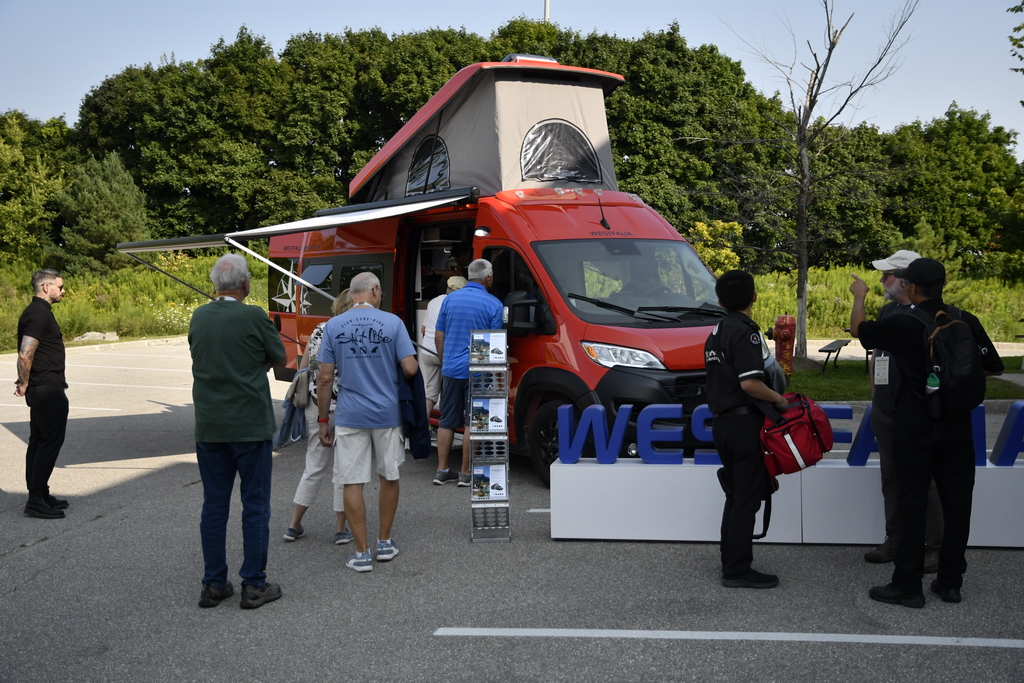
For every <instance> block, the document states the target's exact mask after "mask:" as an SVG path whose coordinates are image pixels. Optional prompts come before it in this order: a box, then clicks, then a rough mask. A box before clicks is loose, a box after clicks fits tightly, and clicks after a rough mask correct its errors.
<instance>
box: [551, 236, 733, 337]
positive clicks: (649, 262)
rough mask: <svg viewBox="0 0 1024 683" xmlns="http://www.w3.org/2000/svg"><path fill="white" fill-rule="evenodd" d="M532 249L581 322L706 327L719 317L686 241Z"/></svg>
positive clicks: (709, 277) (710, 287) (709, 280)
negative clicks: (692, 324)
mask: <svg viewBox="0 0 1024 683" xmlns="http://www.w3.org/2000/svg"><path fill="white" fill-rule="evenodd" d="M532 246H533V248H534V250H535V252H536V253H537V255H538V256H539V257H540V260H541V262H542V263H543V264H544V267H545V269H546V270H547V272H548V274H549V275H550V277H551V279H552V280H553V281H554V283H555V287H557V288H558V291H559V293H560V294H561V295H562V298H563V299H565V301H566V302H567V303H568V305H569V306H570V308H571V309H572V310H573V312H574V313H575V314H576V315H577V316H579V318H580V319H582V320H584V321H586V322H589V323H596V324H605V325H609V324H611V325H634V324H639V325H651V324H652V323H654V324H657V323H667V324H679V323H696V324H702V323H703V324H706V321H707V320H708V319H709V318H719V317H721V316H722V315H724V314H725V311H724V310H722V309H721V308H720V307H719V306H718V297H717V296H716V295H715V276H714V275H713V274H712V273H711V271H710V270H708V267H707V266H705V265H704V262H703V261H701V260H700V258H699V257H698V256H697V254H696V252H694V251H693V248H692V247H690V245H689V244H687V243H686V242H681V241H674V240H630V239H586V240H557V241H551V242H534V243H533V245H532Z"/></svg>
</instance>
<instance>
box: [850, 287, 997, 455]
mask: <svg viewBox="0 0 1024 683" xmlns="http://www.w3.org/2000/svg"><path fill="white" fill-rule="evenodd" d="M917 307H918V308H920V309H921V310H922V311H925V312H926V313H928V314H929V315H932V316H934V315H935V312H936V311H938V310H944V311H945V310H948V309H949V307H948V306H947V305H946V304H944V303H943V302H942V299H927V300H925V301H922V302H921V303H920V304H918V305H917ZM961 320H963V321H964V322H965V323H967V326H968V327H970V328H971V333H973V334H974V340H975V341H976V342H977V343H978V349H979V350H980V352H981V367H982V368H983V369H985V370H987V371H989V372H1002V370H1003V361H1002V360H1001V359H1000V358H999V354H998V353H997V352H996V348H995V346H993V345H992V340H990V339H989V338H988V334H987V333H986V332H985V328H984V327H982V326H981V322H980V321H979V320H978V319H977V318H976V317H974V316H973V315H971V314H970V313H968V312H967V311H961ZM924 329H925V328H924V325H923V324H922V323H921V321H920V320H918V319H917V318H915V317H914V316H912V315H892V316H889V317H888V318H886V319H885V320H876V321H869V320H866V321H864V322H862V323H861V324H860V327H859V328H858V331H857V335H858V336H859V337H860V341H861V344H862V345H863V346H864V348H866V349H873V348H882V349H885V350H886V351H888V352H889V353H890V354H891V355H892V360H893V361H894V362H895V363H896V365H897V367H898V368H899V373H900V378H901V384H900V388H899V391H898V393H897V397H896V410H895V413H894V414H893V426H894V427H895V428H896V440H897V441H905V442H910V443H919V444H920V443H930V442H932V441H933V440H935V439H940V440H943V441H965V440H970V438H971V418H970V416H969V415H968V416H965V417H962V418H955V419H943V420H933V419H932V418H931V416H930V415H929V414H928V410H927V408H926V407H925V403H924V386H925V382H926V381H927V379H928V373H929V372H930V371H929V369H928V347H927V346H926V344H925V340H924Z"/></svg>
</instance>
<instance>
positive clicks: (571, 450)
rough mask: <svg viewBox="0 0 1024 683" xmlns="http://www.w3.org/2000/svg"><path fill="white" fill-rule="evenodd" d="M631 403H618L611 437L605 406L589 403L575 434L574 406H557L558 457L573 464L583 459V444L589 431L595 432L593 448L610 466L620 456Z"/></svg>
mask: <svg viewBox="0 0 1024 683" xmlns="http://www.w3.org/2000/svg"><path fill="white" fill-rule="evenodd" d="M631 410H633V406H632V405H624V406H619V412H618V413H617V414H616V416H615V424H614V425H613V426H612V433H611V437H609V435H608V416H607V412H606V411H605V408H604V406H601V405H593V406H587V407H586V408H585V409H584V410H583V414H582V415H581V416H580V424H579V427H577V429H576V433H575V434H573V433H572V422H573V420H572V406H571V405H568V404H566V405H563V406H559V407H558V459H559V460H561V461H562V462H564V463H566V464H568V465H571V464H572V463H574V462H577V461H578V460H579V459H580V455H581V454H582V453H583V444H585V443H586V441H587V432H590V433H591V434H593V435H594V450H595V451H596V453H595V455H596V456H597V461H598V462H599V463H601V464H602V465H610V464H611V463H613V462H615V461H616V460H617V459H618V457H619V450H620V449H621V448H622V440H623V439H624V438H625V436H626V426H627V425H628V424H629V413H630V411H631Z"/></svg>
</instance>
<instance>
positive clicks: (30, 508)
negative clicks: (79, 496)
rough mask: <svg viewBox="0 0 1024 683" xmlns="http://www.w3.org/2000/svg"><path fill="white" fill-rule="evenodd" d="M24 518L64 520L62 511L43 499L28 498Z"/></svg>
mask: <svg viewBox="0 0 1024 683" xmlns="http://www.w3.org/2000/svg"><path fill="white" fill-rule="evenodd" d="M25 516H26V517H38V518H39V519H64V511H63V510H58V509H57V508H55V507H53V506H51V505H50V504H49V503H47V502H46V499H45V498H29V499H28V502H27V503H25Z"/></svg>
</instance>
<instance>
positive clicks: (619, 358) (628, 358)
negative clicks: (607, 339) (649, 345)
mask: <svg viewBox="0 0 1024 683" xmlns="http://www.w3.org/2000/svg"><path fill="white" fill-rule="evenodd" d="M580 346H582V347H583V350H584V351H586V352H587V355H588V356H590V360H592V361H594V362H595V363H597V364H598V365H603V366H604V367H606V368H614V367H615V366H616V365H624V366H626V367H627V368H656V369H658V370H664V369H665V365H664V363H662V362H661V361H660V360H658V359H657V358H656V357H655V356H654V355H653V354H650V353H648V352H647V351H641V350H640V349H631V348H628V347H626V346H612V345H611V344H599V343H597V342H587V341H585V342H580Z"/></svg>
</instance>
